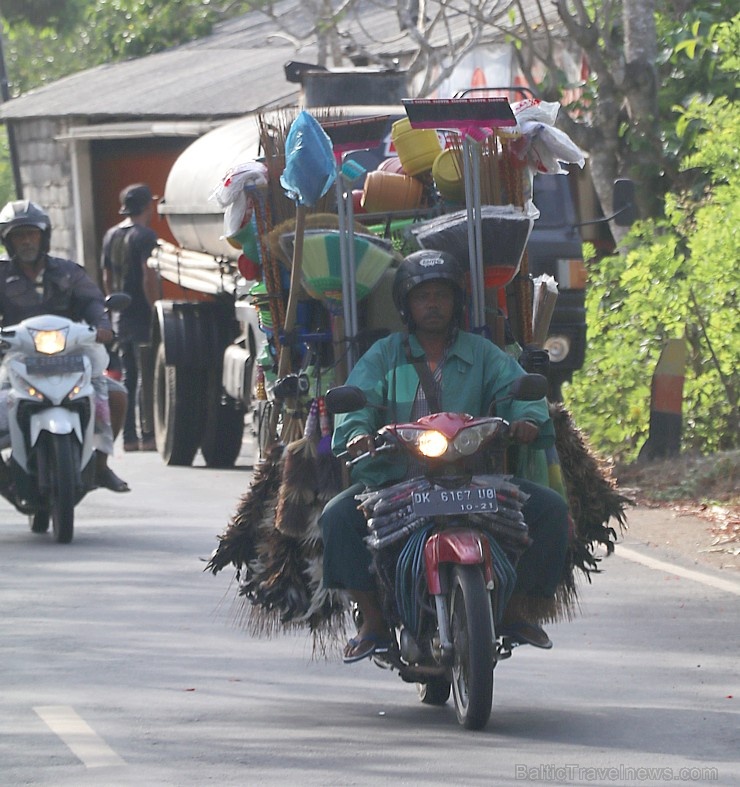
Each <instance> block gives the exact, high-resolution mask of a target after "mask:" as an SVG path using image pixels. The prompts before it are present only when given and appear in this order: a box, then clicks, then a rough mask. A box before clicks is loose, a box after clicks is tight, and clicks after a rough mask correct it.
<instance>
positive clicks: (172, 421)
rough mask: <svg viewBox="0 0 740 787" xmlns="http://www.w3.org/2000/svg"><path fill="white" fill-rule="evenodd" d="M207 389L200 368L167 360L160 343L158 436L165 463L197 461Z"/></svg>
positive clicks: (156, 391) (156, 392) (156, 363)
mask: <svg viewBox="0 0 740 787" xmlns="http://www.w3.org/2000/svg"><path fill="white" fill-rule="evenodd" d="M204 389H205V386H204V385H203V383H202V381H201V376H200V375H199V374H198V372H197V370H195V369H188V368H187V367H179V366H173V365H168V364H167V363H166V361H165V352H164V344H161V343H160V344H159V346H158V347H157V354H156V357H155V361H154V436H155V439H156V441H157V450H158V451H159V453H160V456H161V457H162V459H164V462H165V464H167V465H175V466H187V465H191V464H192V463H193V458H194V457H195V454H196V452H197V450H198V445H199V443H200V438H201V434H202V432H203V421H204V412H203V410H204V401H205V390H204Z"/></svg>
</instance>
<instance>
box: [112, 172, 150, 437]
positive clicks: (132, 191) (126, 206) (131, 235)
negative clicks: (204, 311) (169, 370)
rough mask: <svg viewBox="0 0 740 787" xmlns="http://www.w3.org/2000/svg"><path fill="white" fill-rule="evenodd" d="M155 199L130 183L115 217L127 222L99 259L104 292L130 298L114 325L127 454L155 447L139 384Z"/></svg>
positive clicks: (145, 337)
mask: <svg viewBox="0 0 740 787" xmlns="http://www.w3.org/2000/svg"><path fill="white" fill-rule="evenodd" d="M155 199H157V198H156V197H154V196H152V192H151V189H150V188H149V186H147V185H146V183H133V184H131V185H130V186H126V188H125V189H123V191H122V192H121V195H120V201H121V209H120V210H119V213H120V214H122V215H124V216H125V217H126V218H125V219H124V220H123V221H121V222H120V223H119V224H116V225H115V226H114V227H111V228H110V229H109V230H108V231H107V232H106V233H105V236H104V238H103V248H102V254H101V260H100V264H101V268H102V275H103V288H104V290H105V292H106V294H110V293H111V292H114V291H115V292H125V293H128V295H130V296H131V304H130V305H129V306H128V308H127V309H126V310H125V311H124V312H122V313H121V315H120V317H119V318H118V323H117V326H116V328H117V333H118V337H119V346H120V350H121V361H122V363H123V375H124V383H125V385H126V388H127V390H128V395H129V398H128V409H127V411H126V420H125V422H124V426H123V447H124V450H125V451H139V450H143V451H153V450H155V449H156V446H155V443H154V431H153V424H152V420H153V419H152V412H151V402H150V401H149V397H148V395H147V393H146V392H145V391H142V387H141V382H140V380H141V345H142V344H146V343H147V342H148V341H149V325H150V320H151V304H152V303H153V301H154V299H155V296H154V295H153V293H154V292H155V291H156V275H155V273H154V271H152V270H151V269H150V268H148V267H147V260H148V259H149V255H150V254H151V252H152V249H153V248H154V247H155V246H156V245H157V234H156V232H154V230H153V229H152V228H151V227H150V226H149V225H150V222H151V220H152V216H153V213H154V200H155ZM137 408H138V414H139V426H140V429H139V428H137V418H136V414H137Z"/></svg>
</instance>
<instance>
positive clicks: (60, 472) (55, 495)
mask: <svg viewBox="0 0 740 787" xmlns="http://www.w3.org/2000/svg"><path fill="white" fill-rule="evenodd" d="M48 444H49V448H50V451H49V453H50V456H49V462H48V464H47V467H48V472H49V512H50V514H51V524H52V529H53V532H54V539H55V540H56V542H57V543H59V544H69V542H70V541H71V540H72V537H73V535H74V521H75V503H76V502H77V501H76V499H75V497H76V496H75V488H76V486H77V484H76V480H75V468H76V467H79V466H80V449H79V445H78V444H77V441H76V440H75V439H74V437H73V436H72V435H71V434H53V435H49V436H48Z"/></svg>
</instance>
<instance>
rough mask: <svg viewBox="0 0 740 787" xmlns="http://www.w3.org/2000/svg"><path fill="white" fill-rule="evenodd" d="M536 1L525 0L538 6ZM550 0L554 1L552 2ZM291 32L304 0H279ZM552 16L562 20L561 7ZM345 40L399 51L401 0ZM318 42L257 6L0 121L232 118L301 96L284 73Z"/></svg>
mask: <svg viewBox="0 0 740 787" xmlns="http://www.w3.org/2000/svg"><path fill="white" fill-rule="evenodd" d="M495 5H496V7H497V9H498V10H497V13H498V16H496V14H493V15H492V16H491V20H492V24H491V25H489V26H488V27H487V28H486V35H485V39H486V40H488V41H496V40H502V37H503V33H502V32H501V30H500V29H499V28H497V27H496V24H494V23H493V22H495V20H496V19H498V21H499V23H501V24H505V25H506V26H508V27H510V26H511V25H512V22H511V20H510V18H509V17H508V16H507V15H505V14H504V12H505V10H506V9H508V8H510V7H511V6H512V5H513V4H512V3H511V2H510V0H499V2H498V3H496V4H495ZM537 5H538V4H537V1H536V0H528V1H527V2H524V3H523V7H524V8H525V13H527V10H526V9H527V8H528V7H530V6H531V7H532V8H535V7H536V6H537ZM549 5H553V6H554V4H548V7H549ZM276 8H277V9H278V11H279V12H280V13H283V14H286V15H285V16H284V17H283V18H282V19H281V21H282V23H283V24H285V26H286V28H287V30H288V31H289V30H290V29H291V27H292V28H293V29H294V30H295V31H296V36H297V35H298V31H299V30H301V29H304V30H305V29H307V27H309V26H308V25H306V24H305V22H304V23H303V24H302V22H301V18H300V17H301V10H302V9H303V4H300V5H298V6H296V4H295V3H294V2H292V0H284V2H282V3H279V4H277V5H276ZM551 13H553V14H554V16H553V21H555V20H556V19H557V15H556V13H555V12H551ZM340 27H341V31H342V35H341V40H342V46H343V48H345V49H347V50H348V51H349V50H351V51H353V52H370V53H371V54H372V55H374V56H375V57H377V58H379V59H380V60H383V59H385V60H386V61H390V60H392V59H394V58H401V59H402V58H403V55H404V54H407V55H408V54H409V53H410V52H411V51H413V49H414V45H413V40H412V37H411V36H410V35H408V34H407V32H406V31H402V30H400V28H399V22H398V16H397V13H396V2H395V0H363V1H362V3H361V4H360V5H359V6H358V7H357V8H355V9H353V11H352V12H351V13H350V14H348V16H347V18H346V20H345V21H344V22H342V23H341V25H340ZM450 31H451V35H452V37H453V38H454V39H455V40H461V39H462V38H463V37H465V36H467V35H470V32H471V31H470V19H469V17H468V16H467V14H464V13H461V14H459V15H458V16H457V17H453V18H452V25H451V27H449V26H448V27H445V26H442V25H438V26H437V27H436V28H435V30H433V31H432V32H431V34H430V43H433V44H434V45H436V46H440V47H444V46H445V44H446V42H447V40H448V36H449V35H450ZM316 52H317V49H316V45H315V43H308V44H304V43H298V42H297V40H296V39H291V36H290V34H289V33H288V34H286V33H285V32H284V31H280V30H279V29H278V24H277V23H276V22H274V21H273V20H271V19H269V18H268V17H267V16H265V14H263V13H261V12H259V11H252V12H250V13H248V14H245V15H243V16H240V17H238V18H236V19H232V20H229V21H227V22H223V23H220V24H219V25H217V26H216V27H215V28H214V30H213V32H212V33H211V34H210V35H208V36H205V37H203V38H201V39H198V40H196V41H191V42H189V43H187V44H182V45H180V46H177V47H174V48H173V49H170V50H166V51H164V52H159V53H156V54H153V55H147V56H145V57H140V58H136V59H133V60H127V61H123V62H116V63H110V64H106V65H101V66H97V67H95V68H92V69H88V70H86V71H81V72H79V73H76V74H72V75H70V76H67V77H64V78H63V79H60V80H57V81H56V82H53V83H50V84H48V85H44V86H43V87H39V88H37V89H35V90H31V91H29V92H28V93H25V94H24V95H22V96H20V97H18V98H16V99H13V100H11V101H8V102H6V103H5V104H2V105H0V119H3V120H7V119H20V118H50V117H53V118H64V117H69V118H73V117H77V118H79V117H85V118H86V119H87V121H88V122H90V123H101V122H115V121H125V120H128V119H134V118H136V119H138V120H146V119H151V118H158V119H167V118H171V119H175V118H184V117H185V118H188V119H198V118H210V119H216V118H221V119H224V118H230V117H237V116H241V115H244V114H247V113H250V112H255V111H259V110H261V109H263V108H267V107H270V106H280V105H285V104H289V103H295V101H296V100H297V99H298V96H299V93H300V86H299V85H297V84H293V83H290V82H288V81H287V80H286V78H285V74H284V71H283V65H284V64H285V63H286V62H288V61H290V60H301V61H305V62H309V63H311V62H316V57H317V55H316Z"/></svg>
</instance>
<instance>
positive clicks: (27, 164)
mask: <svg viewBox="0 0 740 787" xmlns="http://www.w3.org/2000/svg"><path fill="white" fill-rule="evenodd" d="M14 128H15V139H16V146H17V151H18V159H19V164H20V171H21V180H22V181H23V194H24V196H25V197H27V198H28V199H30V200H33V201H34V202H36V203H38V204H39V205H41V207H43V208H44V209H45V210H46V211H47V212H48V214H49V217H50V218H51V226H52V234H51V251H52V254H55V255H57V256H60V257H68V258H69V259H75V256H76V249H75V228H74V208H73V194H72V172H71V164H70V150H69V147H68V145H67V143H65V142H59V141H57V139H56V138H57V137H58V136H59V135H60V134H61V133H63V132H64V131H65V130H66V126H65V123H64V121H57V120H51V119H46V118H33V119H29V120H23V121H20V122H17V123H15V124H14Z"/></svg>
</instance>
